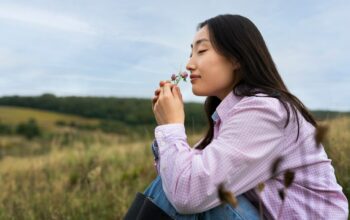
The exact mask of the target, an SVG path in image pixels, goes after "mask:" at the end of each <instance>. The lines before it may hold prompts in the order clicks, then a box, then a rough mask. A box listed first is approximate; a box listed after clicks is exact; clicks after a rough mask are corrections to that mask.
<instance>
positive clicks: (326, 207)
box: [155, 93, 348, 219]
mask: <svg viewBox="0 0 350 220" xmlns="http://www.w3.org/2000/svg"><path fill="white" fill-rule="evenodd" d="M263 96H264V94H257V96H252V97H243V98H242V97H238V96H235V95H234V94H233V93H229V94H228V95H227V96H226V97H225V98H224V100H222V102H221V103H220V105H219V106H218V107H217V109H216V111H215V113H214V114H213V116H212V118H213V120H214V138H213V140H212V142H211V143H210V144H209V145H208V146H207V147H206V148H205V149H204V150H197V149H194V148H191V147H190V146H189V144H188V143H187V136H186V133H185V127H184V125H183V124H166V125H159V126H157V127H156V128H155V141H156V142H157V145H158V148H159V159H158V160H157V170H158V173H159V175H160V176H161V179H162V184H163V190H164V192H165V195H166V196H167V198H168V200H169V201H170V203H171V204H172V205H173V206H174V207H175V209H176V210H177V211H178V212H179V213H183V214H191V213H200V212H204V211H207V210H209V209H211V208H213V207H215V206H218V205H220V204H221V202H220V200H219V198H218V190H217V189H218V185H219V184H220V183H223V184H224V187H225V188H226V189H227V190H230V191H231V192H233V193H234V195H236V196H238V195H240V194H243V193H245V195H246V197H247V198H249V199H250V200H251V201H252V202H254V201H258V191H257V187H256V186H257V185H258V184H259V183H264V184H265V188H264V190H263V191H262V192H261V194H260V197H261V201H262V204H263V213H264V216H265V218H266V219H276V218H277V217H278V215H280V219H347V216H348V201H347V198H346V197H345V195H344V194H343V192H342V187H341V186H340V185H339V184H337V180H336V177H335V175H334V168H333V167H332V165H331V160H330V159H328V157H327V154H326V153H325V151H324V148H323V146H322V145H321V146H320V147H316V143H315V139H314V135H315V128H314V127H313V126H312V125H311V124H310V123H309V122H307V121H306V120H305V119H304V118H303V117H302V115H301V114H300V113H299V112H298V115H299V123H300V133H299V138H298V140H297V142H295V140H296V135H297V123H296V117H294V114H293V113H292V111H291V116H290V117H291V118H290V122H289V124H288V126H287V127H286V128H284V125H285V122H286V119H287V113H286V111H285V109H284V107H283V105H282V103H281V102H280V101H279V100H278V99H276V98H272V97H263ZM198 144H199V142H198V143H197V144H196V145H195V146H197V145H198ZM195 146H194V147H195ZM280 156H282V157H283V158H284V159H283V160H282V162H281V164H280V167H279V169H278V173H277V176H273V175H272V172H271V165H272V163H273V162H274V161H275V160H276V158H278V157H280ZM288 169H289V170H291V171H294V172H295V178H294V182H293V184H292V185H291V186H290V187H289V188H288V189H287V192H286V198H285V201H284V203H283V204H282V200H281V199H280V197H279V196H278V189H281V188H283V173H284V172H285V171H286V170H288ZM282 205H283V208H282V209H281V207H282Z"/></svg>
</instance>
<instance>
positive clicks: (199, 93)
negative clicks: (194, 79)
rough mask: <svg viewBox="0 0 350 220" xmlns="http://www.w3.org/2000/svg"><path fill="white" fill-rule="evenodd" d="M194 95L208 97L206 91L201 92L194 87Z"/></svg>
mask: <svg viewBox="0 0 350 220" xmlns="http://www.w3.org/2000/svg"><path fill="white" fill-rule="evenodd" d="M192 93H193V94H194V95H196V96H208V94H207V92H205V91H200V90H198V89H195V88H193V87H192Z"/></svg>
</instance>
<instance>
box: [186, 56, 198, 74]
mask: <svg viewBox="0 0 350 220" xmlns="http://www.w3.org/2000/svg"><path fill="white" fill-rule="evenodd" d="M195 68H196V66H195V65H194V64H193V63H192V59H191V58H190V59H189V60H188V63H187V65H186V69H187V70H188V71H190V72H192V71H193V70H194V69H195Z"/></svg>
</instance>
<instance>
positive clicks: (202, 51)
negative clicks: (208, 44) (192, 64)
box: [190, 50, 207, 58]
mask: <svg viewBox="0 0 350 220" xmlns="http://www.w3.org/2000/svg"><path fill="white" fill-rule="evenodd" d="M205 51H207V50H201V51H198V53H204V52H205ZM191 57H192V53H191V54H190V58H191Z"/></svg>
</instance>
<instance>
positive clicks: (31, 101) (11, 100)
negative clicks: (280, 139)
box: [0, 94, 350, 131]
mask: <svg viewBox="0 0 350 220" xmlns="http://www.w3.org/2000/svg"><path fill="white" fill-rule="evenodd" d="M0 105H6V106H20V107H30V108H36V109H43V110H49V111H54V112H60V113H68V114H74V115H79V116H83V117H87V118H98V119H102V122H101V123H102V126H100V127H103V128H104V129H105V131H113V130H116V129H117V130H123V128H125V129H126V128H127V127H129V128H136V127H139V130H143V128H144V127H148V128H152V127H154V126H156V121H155V118H154V115H153V112H152V107H151V106H152V105H151V99H149V100H148V99H141V98H117V97H77V96H69V97H56V96H55V95H53V94H43V95H41V96H4V97H0ZM185 113H186V118H185V126H186V128H190V129H191V131H200V130H203V129H206V128H207V119H206V117H205V112H204V108H203V104H200V103H185ZM312 114H313V115H314V116H315V117H316V118H317V119H318V120H323V119H331V118H334V117H337V116H342V115H346V116H350V113H349V112H336V111H312ZM125 129H124V130H125Z"/></svg>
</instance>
